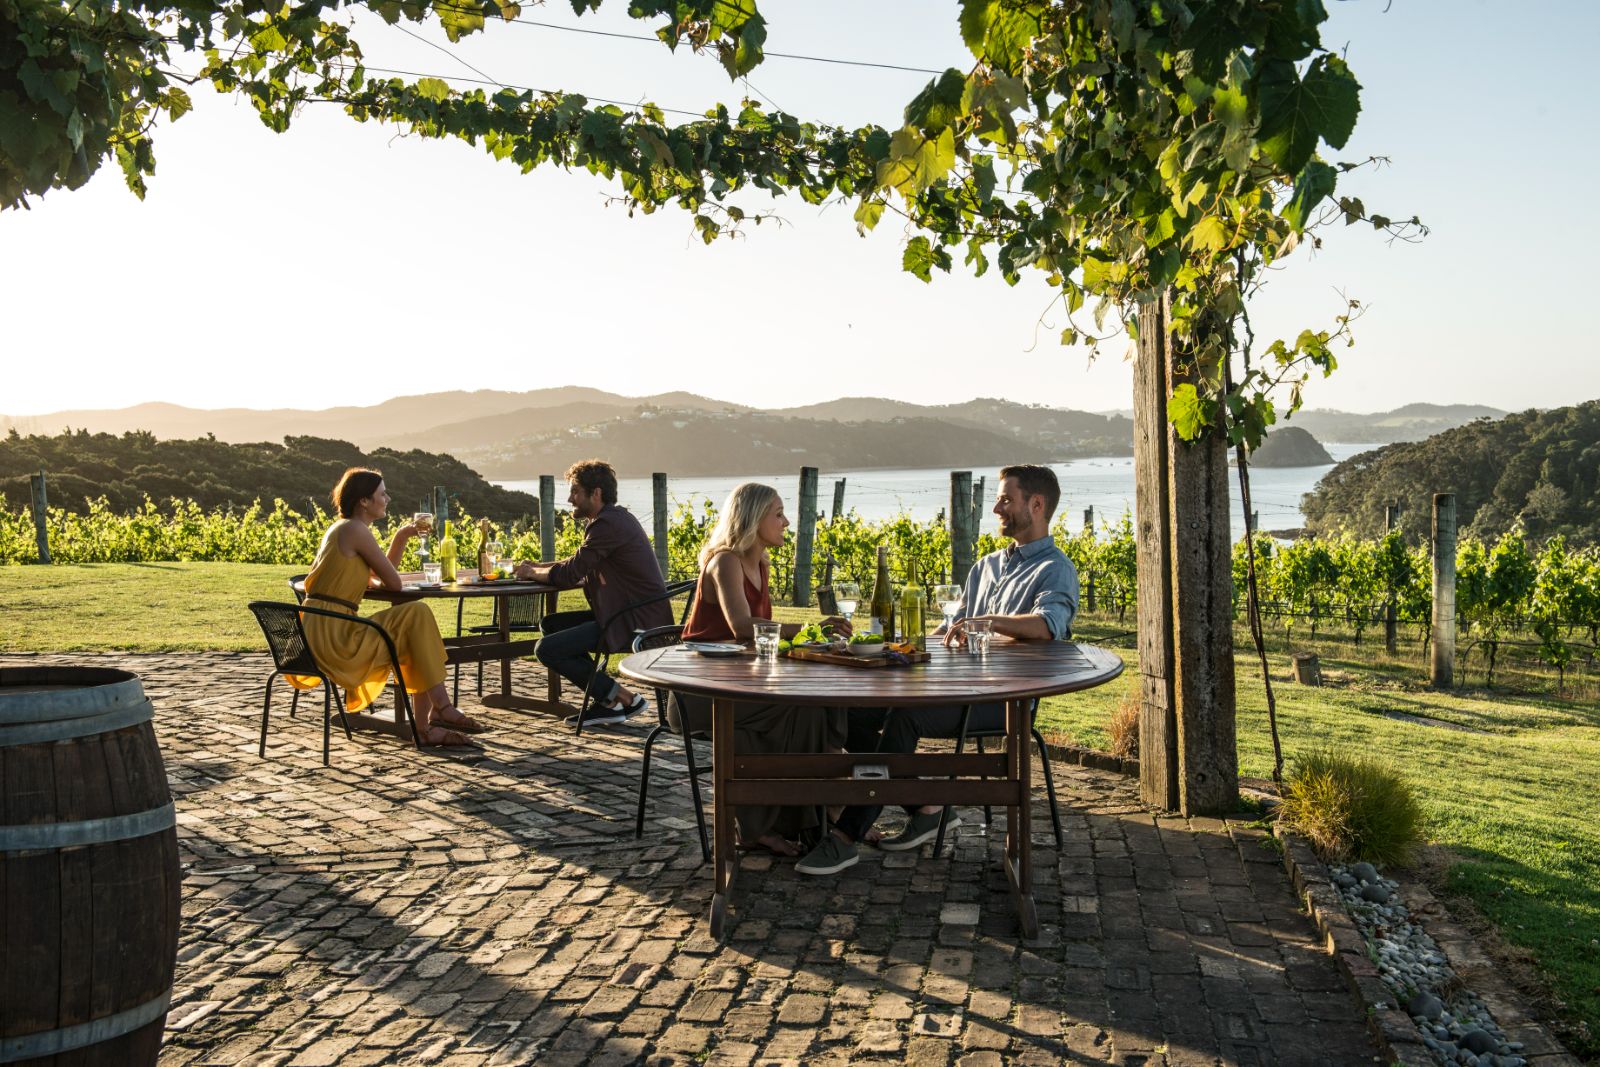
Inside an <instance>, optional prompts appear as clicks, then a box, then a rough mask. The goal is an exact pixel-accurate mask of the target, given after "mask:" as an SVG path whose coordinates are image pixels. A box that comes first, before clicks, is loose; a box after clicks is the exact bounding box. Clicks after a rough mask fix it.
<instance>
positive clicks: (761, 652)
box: [755, 619, 779, 663]
mask: <svg viewBox="0 0 1600 1067" xmlns="http://www.w3.org/2000/svg"><path fill="white" fill-rule="evenodd" d="M755 629H756V659H758V660H762V661H764V662H768V663H775V662H777V659H778V632H779V626H778V624H777V623H775V622H768V621H766V620H765V619H757V620H756V623H755Z"/></svg>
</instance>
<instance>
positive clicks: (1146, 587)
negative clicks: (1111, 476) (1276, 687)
mask: <svg viewBox="0 0 1600 1067" xmlns="http://www.w3.org/2000/svg"><path fill="white" fill-rule="evenodd" d="M1185 355H1186V354H1185V353H1183V352H1181V351H1179V350H1178V348H1177V347H1176V345H1175V344H1174V341H1173V338H1172V336H1171V330H1170V323H1169V319H1168V304H1167V301H1166V299H1165V298H1163V299H1162V300H1160V301H1157V302H1152V303H1150V304H1146V305H1145V306H1144V307H1143V308H1142V309H1141V312H1140V315H1139V347H1138V354H1137V356H1136V357H1135V362H1134V405H1133V408H1134V446H1133V449H1134V469H1135V473H1136V478H1137V482H1136V485H1135V509H1136V511H1137V512H1138V529H1137V531H1136V535H1137V539H1138V568H1139V569H1138V574H1139V578H1138V583H1139V584H1138V588H1139V674H1140V680H1139V681H1140V711H1139V792H1140V796H1141V799H1143V801H1144V802H1145V803H1146V804H1149V805H1151V806H1153V807H1157V808H1164V809H1168V810H1175V811H1179V812H1182V813H1183V814H1184V815H1202V814H1218V813H1222V812H1228V811H1232V810H1234V808H1236V807H1237V806H1238V799H1239V758H1238V751H1237V745H1236V736H1235V724H1234V711H1235V706H1234V689H1233V623H1232V596H1231V594H1232V564H1231V560H1230V549H1231V537H1230V532H1231V531H1230V530H1229V516H1228V480H1227V479H1228V450H1227V440H1226V438H1225V437H1224V436H1223V435H1221V434H1218V433H1210V434H1206V435H1204V436H1202V437H1201V438H1199V439H1198V440H1196V441H1193V442H1185V441H1183V440H1181V439H1180V438H1179V437H1178V434H1177V432H1176V430H1175V429H1174V428H1173V426H1172V424H1171V423H1169V422H1168V421H1167V400H1168V398H1169V397H1170V396H1171V395H1172V391H1173V389H1174V388H1175V387H1176V386H1178V385H1179V384H1182V383H1183V382H1185V381H1193V380H1194V379H1195V377H1196V375H1195V373H1194V369H1193V367H1192V366H1191V365H1190V364H1189V361H1188V360H1186V358H1185Z"/></svg>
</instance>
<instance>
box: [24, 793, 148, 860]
mask: <svg viewBox="0 0 1600 1067" xmlns="http://www.w3.org/2000/svg"><path fill="white" fill-rule="evenodd" d="M176 825H178V817H177V813H176V810H175V809H174V807H173V802H172V801H170V800H169V801H167V802H166V803H165V804H163V805H162V806H161V807H159V808H151V809H149V810H148V811H135V812H131V813H129V814H127V815H111V816H108V817H106V818H104V819H81V820H79V821H78V822H41V823H28V824H25V825H17V826H0V852H23V851H26V850H28V849H38V848H74V847H76V846H78V845H104V844H108V843H109V842H112V841H127V840H129V839H131V838H135V837H145V836H147V835H149V834H158V833H160V832H161V831H163V830H170V829H172V828H173V827H174V826H176Z"/></svg>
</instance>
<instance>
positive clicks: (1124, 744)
mask: <svg viewBox="0 0 1600 1067" xmlns="http://www.w3.org/2000/svg"><path fill="white" fill-rule="evenodd" d="M1106 736H1107V737H1108V738H1109V739H1110V742H1109V743H1110V745H1111V754H1112V755H1113V756H1116V757H1117V758H1118V759H1137V758H1138V756H1139V690H1138V689H1135V688H1131V687H1130V688H1129V689H1128V691H1127V692H1126V693H1124V694H1123V695H1122V699H1121V700H1119V701H1117V705H1116V707H1114V708H1112V709H1111V715H1110V716H1109V717H1108V718H1107V719H1106Z"/></svg>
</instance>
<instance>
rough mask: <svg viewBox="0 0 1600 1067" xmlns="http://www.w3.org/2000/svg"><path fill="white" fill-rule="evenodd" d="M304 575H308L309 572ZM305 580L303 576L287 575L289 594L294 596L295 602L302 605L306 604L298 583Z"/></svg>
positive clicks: (303, 593) (304, 595)
mask: <svg viewBox="0 0 1600 1067" xmlns="http://www.w3.org/2000/svg"><path fill="white" fill-rule="evenodd" d="M306 573H307V574H309V573H310V572H309V571H307V572H306ZM305 580H306V576H305V574H291V575H289V592H291V593H293V594H294V599H295V601H296V602H297V603H300V604H304V603H305V602H306V594H305V592H304V590H303V589H302V588H301V586H300V583H301V582H303V581H305Z"/></svg>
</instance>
